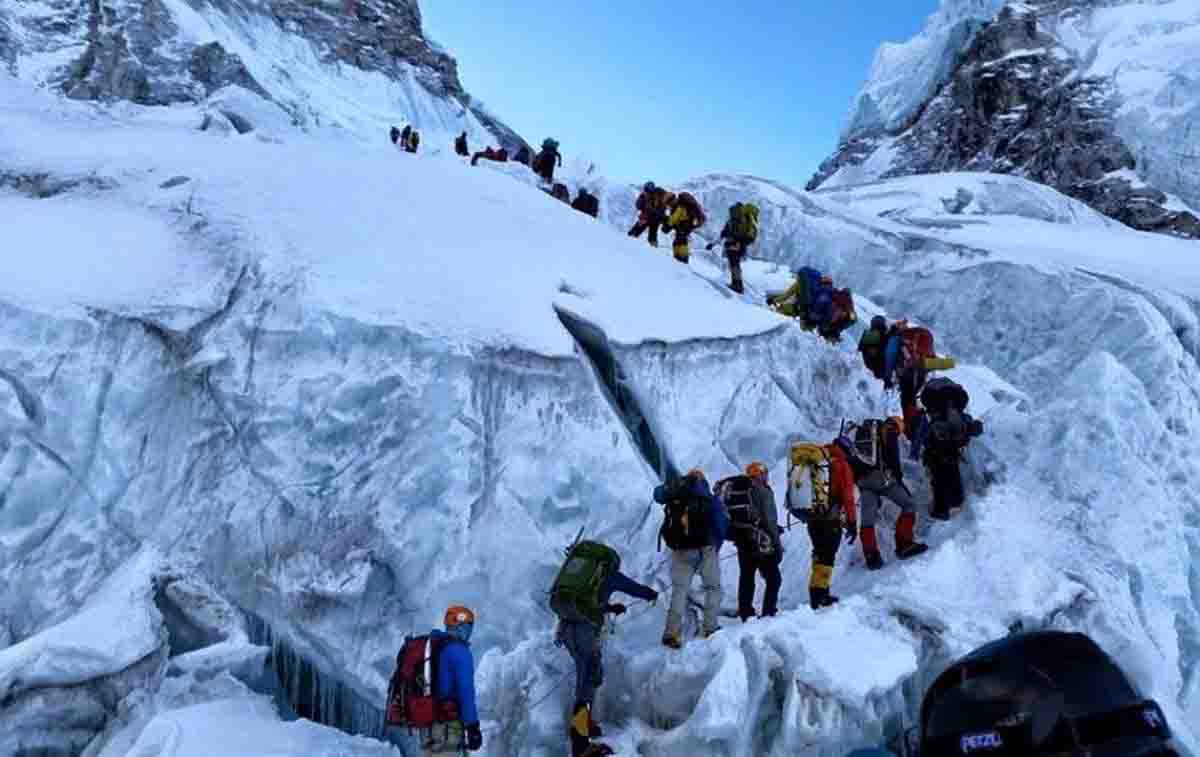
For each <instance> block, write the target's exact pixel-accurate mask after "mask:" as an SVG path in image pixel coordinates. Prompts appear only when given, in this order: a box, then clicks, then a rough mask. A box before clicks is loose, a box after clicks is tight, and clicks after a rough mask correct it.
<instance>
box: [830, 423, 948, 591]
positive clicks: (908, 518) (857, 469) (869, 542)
mask: <svg viewBox="0 0 1200 757" xmlns="http://www.w3.org/2000/svg"><path fill="white" fill-rule="evenodd" d="M903 432H904V421H903V420H902V419H900V418H888V419H887V420H874V419H872V420H866V421H863V422H862V423H859V424H851V425H850V426H849V427H848V428H846V429H845V430H844V432H843V433H842V435H840V436H839V437H838V439H837V441H836V442H835V443H836V444H837V445H838V446H839V447H841V449H842V452H844V453H845V454H846V458H847V461H848V462H849V464H850V469H851V470H852V471H854V481H855V483H856V484H857V485H858V491H859V495H860V500H861V504H862V531H861V539H862V549H863V557H865V558H866V561H867V568H868V569H870V570H879V569H880V568H882V567H883V557H882V556H881V555H880V554H879V541H878V539H877V538H876V535H875V519H876V516H878V514H879V506H880V504H881V501H882V500H884V499H889V500H891V501H892V502H894V503H896V505H898V506H899V507H900V517H899V518H898V519H897V520H896V557H898V558H900V559H901V560H907V559H909V558H912V557H916V556H917V555H919V554H921V553H922V552H924V551H925V550H926V549H928V547H927V546H926V545H924V544H922V543H920V542H918V541H916V540H915V538H914V535H913V532H914V530H915V528H916V524H917V512H916V505H915V503H914V502H913V498H912V494H911V493H910V492H909V491H908V487H906V486H905V485H904V471H903V470H902V469H901V467H900V435H901V434H902V433H903Z"/></svg>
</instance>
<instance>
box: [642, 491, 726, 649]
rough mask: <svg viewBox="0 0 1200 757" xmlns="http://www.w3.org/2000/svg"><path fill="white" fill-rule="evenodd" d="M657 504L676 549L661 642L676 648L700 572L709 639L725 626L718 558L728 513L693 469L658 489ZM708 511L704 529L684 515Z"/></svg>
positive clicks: (664, 531)
mask: <svg viewBox="0 0 1200 757" xmlns="http://www.w3.org/2000/svg"><path fill="white" fill-rule="evenodd" d="M654 500H655V501H656V502H659V503H662V504H664V505H666V506H667V508H666V510H667V513H666V514H667V517H666V519H665V520H664V522H663V528H662V531H661V533H662V537H663V540H664V541H666V542H667V546H668V547H670V548H671V607H670V609H669V610H668V611H667V627H666V629H665V630H664V631H663V638H662V642H663V644H664V645H665V646H667V647H670V648H672V649H679V648H681V647H682V646H683V613H684V610H685V609H687V597H688V589H689V588H690V587H691V584H692V577H693V576H695V575H696V574H697V573H699V574H700V581H701V584H702V586H703V588H704V627H703V629H702V632H703V634H704V636H705V637H708V636H711V635H712V634H714V633H716V631H717V630H718V629H719V628H720V626H719V625H718V621H717V618H718V616H719V615H720V611H721V566H720V558H719V557H718V555H719V553H720V551H721V544H722V543H723V542H724V541H725V535H726V532H727V531H728V530H729V515H728V514H727V513H726V512H725V508H724V507H723V506H722V505H721V502H720V501H719V500H718V499H717V498H716V497H714V496H713V493H712V490H711V488H710V487H709V485H708V480H707V479H706V478H705V477H704V472H703V471H701V470H700V469H699V468H693V469H692V470H691V471H689V472H688V474H687V475H686V476H684V477H682V478H679V479H676V480H674V481H670V482H668V483H665V484H662V485H660V486H659V487H657V488H656V489H655V490H654ZM697 511H698V512H703V513H704V521H703V523H702V525H701V526H700V527H695V524H692V523H689V520H690V519H689V518H688V517H686V515H684V516H683V517H679V515H680V514H686V513H691V512H697Z"/></svg>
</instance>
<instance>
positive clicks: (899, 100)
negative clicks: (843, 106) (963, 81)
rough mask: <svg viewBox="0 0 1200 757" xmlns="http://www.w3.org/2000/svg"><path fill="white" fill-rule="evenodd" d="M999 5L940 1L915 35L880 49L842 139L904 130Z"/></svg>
mask: <svg viewBox="0 0 1200 757" xmlns="http://www.w3.org/2000/svg"><path fill="white" fill-rule="evenodd" d="M1003 5H1004V0H942V4H941V6H940V7H939V8H938V10H936V11H935V12H934V13H933V14H932V15H931V16H930V17H929V19H928V20H927V21H926V22H925V28H924V29H923V30H922V31H921V33H920V34H918V35H917V36H916V37H914V38H913V39H911V40H909V41H908V42H904V43H894V42H888V43H884V44H883V45H882V46H880V48H879V51H878V52H877V53H876V54H875V60H874V62H873V63H872V65H871V72H870V74H869V75H868V77H867V82H866V84H865V85H864V87H863V89H862V91H861V92H860V93H859V95H858V98H857V100H856V101H855V104H854V107H853V110H852V112H851V116H850V119H849V122H848V123H847V125H846V128H845V130H844V131H843V136H844V137H851V136H855V135H859V134H864V133H871V132H875V131H894V130H896V129H897V128H900V127H901V126H903V125H904V124H905V122H906V121H907V120H908V119H909V118H910V117H911V116H912V115H913V114H914V113H915V112H916V111H917V109H918V108H919V107H920V106H921V105H922V104H923V103H924V102H925V101H926V100H928V99H929V98H930V97H931V96H932V95H933V93H934V92H935V91H936V90H937V88H938V87H940V86H941V84H942V83H943V82H944V81H945V79H946V77H947V76H949V74H950V72H951V70H952V68H953V65H954V63H955V59H956V57H957V55H958V51H959V50H962V49H964V48H965V47H966V46H967V45H968V44H970V41H971V39H973V38H974V35H975V32H976V31H978V29H979V27H981V26H982V25H983V23H984V22H987V21H990V20H991V19H992V18H994V17H995V15H996V13H997V12H998V11H999V10H1000V8H1001V7H1002V6H1003Z"/></svg>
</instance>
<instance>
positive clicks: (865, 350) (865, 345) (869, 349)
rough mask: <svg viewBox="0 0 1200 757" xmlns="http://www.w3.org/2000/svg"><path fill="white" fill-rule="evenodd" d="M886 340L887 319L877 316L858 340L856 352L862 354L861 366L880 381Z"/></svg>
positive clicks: (881, 379)
mask: <svg viewBox="0 0 1200 757" xmlns="http://www.w3.org/2000/svg"><path fill="white" fill-rule="evenodd" d="M887 339H888V323H887V318H884V317H883V316H882V315H877V316H875V317H874V318H872V319H871V325H870V327H869V328H868V329H867V330H866V331H864V332H863V335H862V337H861V338H860V339H859V340H858V351H859V353H861V354H862V359H863V364H864V365H866V366H867V370H869V371H870V372H871V373H873V374H874V375H875V378H877V379H879V380H880V381H883V378H884V376H883V371H884V365H885V363H884V350H885V349H886V347H887Z"/></svg>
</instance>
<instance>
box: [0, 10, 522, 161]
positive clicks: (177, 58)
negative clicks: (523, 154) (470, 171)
mask: <svg viewBox="0 0 1200 757" xmlns="http://www.w3.org/2000/svg"><path fill="white" fill-rule="evenodd" d="M297 57H299V58H300V59H301V60H302V61H303V62H304V63H310V64H312V65H313V66H316V67H323V68H325V69H327V71H325V72H323V73H329V74H331V75H330V79H331V80H333V81H336V79H337V76H338V72H339V67H347V66H349V67H353V68H354V69H357V71H358V72H359V74H360V76H368V77H369V76H372V75H382V76H383V77H385V78H386V80H390V81H391V82H393V83H396V84H397V85H398V86H399V87H400V88H401V89H402V90H404V91H405V94H407V95H409V99H410V100H411V98H412V95H411V89H412V87H410V86H408V85H409V84H410V83H413V84H416V85H417V86H418V87H419V88H420V89H422V90H424V91H425V92H426V93H427V94H428V95H429V96H430V97H432V98H435V99H438V100H443V101H447V102H449V103H450V104H452V106H453V107H454V108H456V109H457V110H458V111H460V112H463V111H465V112H469V113H470V114H471V116H473V117H474V119H475V120H476V121H478V122H479V123H480V124H482V126H483V128H485V129H486V130H487V131H489V132H491V134H492V135H494V136H495V138H497V139H498V141H499V142H500V143H501V144H505V145H510V146H513V145H520V144H523V142H522V140H521V139H520V137H518V136H517V135H516V134H515V133H514V132H513V131H512V130H511V129H509V128H508V127H507V126H505V125H504V124H503V123H501V122H500V121H499V120H498V119H496V118H495V117H494V116H492V115H491V114H489V113H488V112H487V111H486V110H484V109H483V108H482V107H480V106H478V105H476V104H474V103H473V102H472V101H471V98H470V96H469V95H468V94H467V92H466V91H465V90H464V89H463V86H462V83H461V82H460V81H459V78H458V64H457V62H456V61H455V60H454V58H453V57H451V56H450V55H449V54H448V53H446V52H445V51H443V50H441V49H440V48H438V47H437V46H436V45H435V44H433V43H431V42H430V41H429V40H428V39H426V37H425V35H424V32H423V30H422V26H421V11H420V8H419V7H418V5H417V0H320V1H310V0H179V1H178V2H165V0H137V1H136V2H135V1H134V0H83V1H82V2H80V0H47V2H46V3H45V4H43V5H41V6H39V7H38V9H36V10H34V9H29V10H25V9H21V12H15V11H6V10H4V9H0V68H7V69H9V70H10V71H12V72H13V73H17V74H18V75H22V76H24V77H26V78H33V79H34V80H36V81H37V82H38V83H39V84H45V85H49V86H51V87H54V88H57V89H60V90H61V91H62V92H64V93H65V94H66V95H67V96H69V97H72V98H75V99H80V100H101V101H114V100H127V101H130V102H133V103H137V104H140V105H171V104H177V103H199V102H202V101H204V100H205V99H206V98H207V97H209V96H211V95H212V94H213V93H214V92H216V91H218V90H220V89H222V88H225V87H228V86H231V85H233V86H236V87H240V88H241V89H244V90H247V91H249V92H253V93H254V94H256V95H258V96H260V97H262V98H264V99H266V100H268V101H271V102H273V103H275V104H276V105H278V106H279V107H281V108H283V110H284V111H286V112H287V113H288V114H289V115H290V116H291V117H292V120H293V121H294V122H296V123H299V124H307V123H318V124H319V123H326V122H329V121H331V120H335V119H336V115H334V114H330V113H327V112H324V113H323V112H321V107H320V103H319V93H317V97H314V96H313V94H314V93H312V92H309V91H307V89H306V87H312V86H313V81H312V80H311V79H308V80H306V79H304V78H302V76H301V75H302V74H303V73H306V72H303V71H294V70H292V69H293V67H294V66H295V60H296V58H297ZM317 86H318V87H324V86H327V82H322V83H321V84H320V85H317ZM355 86H361V85H360V83H359V82H356V83H355ZM297 89H299V90H301V91H300V92H296V91H295V90H297ZM396 110H398V111H400V112H401V113H402V114H403V115H407V116H408V117H409V119H410V120H412V121H413V122H415V123H418V124H420V115H421V111H423V110H428V108H423V107H421V104H418V105H416V106H413V107H409V108H403V107H400V108H396ZM405 110H407V111H409V113H404V111H405ZM445 120H446V119H445V118H442V119H441V121H443V122H444V121H445ZM420 125H423V124H420ZM432 125H436V126H439V127H441V126H445V127H446V129H447V130H449V129H450V128H451V127H452V126H453V124H450V125H447V124H444V123H437V124H432Z"/></svg>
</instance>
